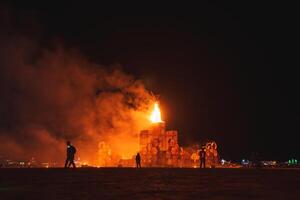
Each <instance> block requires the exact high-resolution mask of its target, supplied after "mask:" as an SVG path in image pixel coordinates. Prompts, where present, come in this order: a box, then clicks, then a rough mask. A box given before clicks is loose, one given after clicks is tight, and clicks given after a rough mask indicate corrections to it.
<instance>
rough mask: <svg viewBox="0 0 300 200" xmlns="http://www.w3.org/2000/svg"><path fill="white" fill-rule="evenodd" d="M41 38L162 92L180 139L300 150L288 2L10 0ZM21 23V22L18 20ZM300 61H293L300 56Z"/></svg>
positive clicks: (243, 150)
mask: <svg viewBox="0 0 300 200" xmlns="http://www.w3.org/2000/svg"><path fill="white" fill-rule="evenodd" d="M5 6H6V8H9V9H10V10H11V12H12V13H14V17H15V20H14V23H16V24H20V26H23V28H22V30H26V31H25V34H31V35H35V36H36V38H37V40H39V41H40V42H42V43H43V44H44V45H45V46H47V45H49V44H51V43H53V42H59V43H62V44H63V45H64V46H65V47H67V48H76V49H79V50H80V51H81V52H82V53H83V54H84V55H85V56H86V57H88V58H89V59H90V60H92V61H94V62H96V63H99V64H104V65H110V64H114V63H118V64H120V65H122V66H123V69H124V70H125V71H126V72H127V73H129V74H133V75H134V76H135V77H136V78H138V79H141V80H143V81H144V83H145V84H146V87H147V89H149V90H151V91H153V92H154V93H155V94H158V95H159V99H160V103H161V107H162V110H163V118H164V120H165V121H166V122H167V127H168V128H169V129H177V130H178V131H179V141H180V144H181V145H187V144H190V143H197V142H201V141H204V140H209V139H212V140H216V141H217V143H218V145H219V151H220V153H221V156H222V157H224V158H225V159H237V160H239V159H242V158H245V157H248V156H249V155H250V154H251V152H253V151H257V152H258V153H259V154H260V155H261V157H262V159H281V160H287V159H289V158H291V157H296V158H297V157H298V158H299V156H300V152H299V140H297V135H298V134H299V131H300V128H299V125H300V106H299V102H300V96H299V86H300V84H299V78H298V77H299V73H298V70H297V68H298V67H299V62H296V56H298V54H297V55H296V52H299V50H297V51H296V50H294V49H298V48H297V47H298V46H299V45H297V43H298V41H297V40H298V38H297V37H298V34H297V32H296V29H297V23H296V17H295V16H294V12H293V11H292V10H291V9H290V8H289V6H290V7H293V6H292V5H282V4H275V1H274V2H272V3H261V2H260V3H257V4H256V3H254V2H249V4H248V3H247V4H246V3H244V4H241V3H236V2H235V3H233V2H232V3H229V2H226V3H223V4H203V3H202V4H200V5H195V6H192V5H190V6H185V5H181V4H177V5H171V4H169V5H157V6H155V5H139V8H135V6H137V5H124V4H122V5H118V4H117V3H116V4H115V5H104V4H102V3H101V1H98V3H97V4H89V3H87V2H85V1H81V2H79V3H75V2H72V3H69V4H66V3H59V4H58V3H57V4H55V3H53V1H51V2H50V3H45V2H31V3H30V2H28V1H24V2H23V3H22V2H21V3H13V2H10V3H6V4H5ZM24 27H25V28H24ZM297 63H298V64H297Z"/></svg>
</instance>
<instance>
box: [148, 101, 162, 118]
mask: <svg viewBox="0 0 300 200" xmlns="http://www.w3.org/2000/svg"><path fill="white" fill-rule="evenodd" d="M150 121H151V122H152V123H158V122H163V121H162V120H161V116H160V110H159V107H158V103H155V104H154V110H153V112H152V114H151V116H150Z"/></svg>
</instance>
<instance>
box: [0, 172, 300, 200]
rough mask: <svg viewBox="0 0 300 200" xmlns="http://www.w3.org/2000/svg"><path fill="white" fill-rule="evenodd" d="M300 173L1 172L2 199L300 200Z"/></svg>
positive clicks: (0, 188)
mask: <svg viewBox="0 0 300 200" xmlns="http://www.w3.org/2000/svg"><path fill="white" fill-rule="evenodd" d="M299 188H300V170H293V169H173V168H161V169H159V168H142V169H134V168H78V169H0V199H1V200H5V199H93V200H95V199H284V200H287V199H300V189H299Z"/></svg>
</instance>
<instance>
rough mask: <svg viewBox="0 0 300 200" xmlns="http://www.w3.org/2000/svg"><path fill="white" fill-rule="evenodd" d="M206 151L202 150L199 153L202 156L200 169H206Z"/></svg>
mask: <svg viewBox="0 0 300 200" xmlns="http://www.w3.org/2000/svg"><path fill="white" fill-rule="evenodd" d="M205 154H206V153H205V151H204V148H202V149H201V150H200V152H199V156H200V168H202V166H203V168H205Z"/></svg>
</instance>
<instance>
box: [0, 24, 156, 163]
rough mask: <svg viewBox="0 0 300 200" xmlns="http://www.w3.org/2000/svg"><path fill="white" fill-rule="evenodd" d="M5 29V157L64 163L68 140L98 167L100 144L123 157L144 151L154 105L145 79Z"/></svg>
mask: <svg viewBox="0 0 300 200" xmlns="http://www.w3.org/2000/svg"><path fill="white" fill-rule="evenodd" d="M0 25H1V24H0ZM1 26H2V28H3V24H2V25H1ZM6 28H7V27H5V26H4V29H5V32H4V31H3V30H4V29H1V31H0V42H1V46H0V91H1V98H0V141H1V144H0V155H5V156H9V157H12V158H30V157H32V156H33V157H36V158H37V159H40V160H42V161H59V162H63V160H64V157H65V142H66V140H71V142H72V143H74V145H75V146H76V147H77V150H78V151H77V152H78V154H77V156H80V158H82V159H85V160H87V161H88V162H89V163H92V164H97V163H98V162H99V158H98V156H99V154H98V152H99V149H98V147H99V143H101V142H105V143H106V144H107V145H109V147H110V148H111V151H112V152H111V153H113V154H117V155H120V156H121V157H124V158H129V157H131V156H132V155H133V154H135V153H136V152H137V151H138V148H139V147H138V134H139V131H140V130H142V129H144V128H145V127H147V126H148V125H149V123H150V122H149V120H148V118H149V110H150V109H151V108H150V107H151V106H152V105H153V98H152V96H151V95H150V93H149V92H148V91H147V90H146V89H145V87H144V85H143V84H142V82H141V81H140V80H136V79H135V78H134V77H132V76H130V75H128V74H125V73H124V72H122V70H121V67H120V66H102V65H98V64H95V63H92V62H89V61H88V60H87V59H86V58H84V57H83V56H82V55H80V53H78V52H76V51H72V50H65V49H64V48H62V47H59V46H58V47H55V48H51V49H49V48H48V49H46V48H42V47H40V46H39V45H38V44H37V43H36V42H33V41H34V40H31V39H28V38H27V37H25V36H23V35H19V34H14V33H13V34H11V33H10V32H9V31H8V30H7V29H6ZM6 33H9V34H6Z"/></svg>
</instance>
